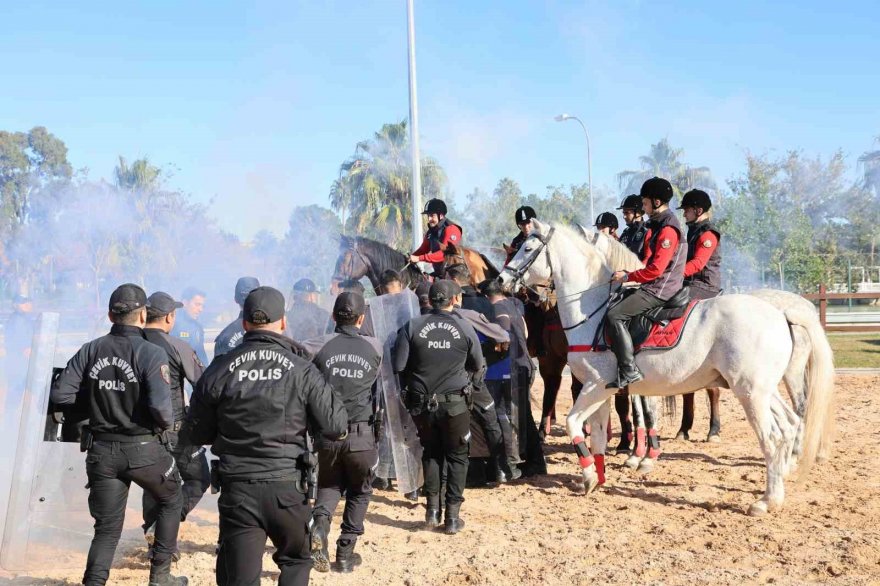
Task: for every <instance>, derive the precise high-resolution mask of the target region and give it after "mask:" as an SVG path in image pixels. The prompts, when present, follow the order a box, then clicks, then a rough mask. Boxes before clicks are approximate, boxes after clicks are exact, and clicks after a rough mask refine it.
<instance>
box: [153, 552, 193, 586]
mask: <svg viewBox="0 0 880 586" xmlns="http://www.w3.org/2000/svg"><path fill="white" fill-rule="evenodd" d="M188 583H189V580H188V579H187V578H186V576H172V575H171V559H168V560H166V561H164V562H163V563H161V564H157V563H156V562H153V564H152V565H151V566H150V586H186V585H187V584H188Z"/></svg>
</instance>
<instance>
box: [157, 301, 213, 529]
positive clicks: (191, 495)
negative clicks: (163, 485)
mask: <svg viewBox="0 0 880 586" xmlns="http://www.w3.org/2000/svg"><path fill="white" fill-rule="evenodd" d="M147 303H148V307H147V323H146V326H144V337H145V338H146V339H147V340H149V341H150V342H152V343H153V344H155V345H156V346H159V347H160V348H162V349H163V350H165V353H166V354H167V355H168V368H169V370H170V374H171V406H172V409H173V413H174V425H173V426H172V428H171V429H170V430H169V432H168V435H169V440H170V441H169V445H170V449H171V455H172V456H174V460H175V461H176V462H177V469H178V470H179V471H180V477H181V479H182V480H183V506H182V507H181V509H180V520H181V521H185V520H186V516H187V515H188V514H189V512H190V511H192V510H193V509H194V508H196V505H198V504H199V501H200V500H201V499H202V496H203V495H204V494H205V491H206V490H208V487H209V486H210V485H211V478H210V472H209V470H208V459H207V457H206V456H205V448H204V447H202V446H194V445H192V443H191V442H190V441H189V440H188V439H187V438H186V437H181V436H180V435H179V431H180V428H181V426H182V425H183V419H184V417H185V416H186V403H187V401H186V395H185V389H184V385H185V383H186V382H189V384H191V385H193V386H195V384H196V382H197V381H198V380H199V378H200V377H201V376H202V372H203V371H204V370H205V367H204V366H203V365H202V363H201V361H200V360H199V357H198V356H196V353H195V350H193V349H192V347H191V346H190V345H189V344H187V343H186V342H184V341H183V340H181V339H180V338H172V337H171V336H170V335H169V332H170V331H171V329H172V328H173V327H174V321H175V318H176V316H177V310H178V309H180V308H182V307H183V303H180V302H179V301H175V300H174V299H173V298H172V297H171V296H170V295H169V294H168V293H165V292H163V291H156V292H155V293H153V294H152V295H150V296H149V297H148V298H147ZM143 505H144V525H143V529H144V533H145V534H147V532H148V531H149V530H150V529H151V528H152V527H153V526H154V524H155V523H156V518H157V517H158V514H159V504H158V503H157V502H156V500H155V499H154V498H153V497H152V496H151V495H150V493H149V492H144V498H143Z"/></svg>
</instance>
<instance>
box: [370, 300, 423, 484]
mask: <svg viewBox="0 0 880 586" xmlns="http://www.w3.org/2000/svg"><path fill="white" fill-rule="evenodd" d="M368 312H369V316H370V323H371V325H372V330H373V336H375V337H376V338H378V339H379V341H380V342H381V343H382V345H383V347H384V353H383V357H382V366H381V368H380V372H379V378H378V380H377V385H378V390H379V392H380V393H381V394H382V398H383V399H384V401H385V418H386V421H385V423H386V425H385V429H386V434H385V435H386V436H387V437H388V440H389V441H388V446H387V447H385V450H386V454H387V450H388V449H389V448H390V452H391V461H392V462H393V463H394V470H393V471H392V470H390V469H389V466H388V464H390V462H388V461H387V460H386V462H385V463H384V465H383V462H382V457H381V455H382V454H381V452H382V449H381V448H382V447H383V446H380V466H379V469H378V470H377V472H376V474H377V475H378V476H380V477H383V478H389V477H394V478H397V490H398V491H400V492H401V493H408V492H412V491H414V490H418V488H419V487H420V486H422V483H423V475H422V446H421V444H420V443H419V435H418V432H417V431H416V426H415V424H414V423H413V420H412V417H410V414H409V412H408V411H407V410H406V408H405V407H404V406H403V403H402V402H401V400H400V386H399V383H398V380H397V376H396V375H395V374H394V369H393V367H392V348H393V346H394V342H395V340H396V339H397V331H398V330H399V329H400V328H401V327H403V325H404V324H406V322H408V321H409V320H411V319H412V318H414V317H416V316H418V315H419V302H418V298H417V297H416V295H415V293H413V292H412V291H410V290H406V291H403V292H401V293H397V294H395V295H381V296H379V297H376V298H374V299H371V300H370V306H369V309H368Z"/></svg>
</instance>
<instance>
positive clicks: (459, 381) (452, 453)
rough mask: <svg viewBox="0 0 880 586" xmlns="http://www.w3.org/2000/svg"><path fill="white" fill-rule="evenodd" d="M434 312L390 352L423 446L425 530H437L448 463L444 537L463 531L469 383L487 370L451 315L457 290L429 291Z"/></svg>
mask: <svg viewBox="0 0 880 586" xmlns="http://www.w3.org/2000/svg"><path fill="white" fill-rule="evenodd" d="M429 297H430V300H431V305H432V307H433V309H432V311H431V312H430V313H428V314H426V315H422V316H419V317H416V318H413V319H412V320H410V321H409V322H408V323H407V324H406V325H405V326H404V327H402V328H401V329H400V332H399V333H398V336H397V343H396V345H395V348H394V371H395V372H397V373H398V374H399V375H400V376H401V379H402V383H403V384H402V386H403V388H405V389H406V399H405V404H406V407H407V409H409V411H410V413H411V414H412V416H413V420H414V422H415V424H416V427H417V429H418V432H419V440H420V441H421V444H422V448H423V452H422V466H423V469H424V474H425V494H426V496H427V511H426V513H425V525H426V526H427V527H428V528H429V529H433V528H435V527H438V526H439V525H440V469H441V467H442V466H443V462H444V461H445V462H446V463H447V471H448V474H447V481H446V519H445V530H446V533H448V534H454V533H458V532H459V531H460V530H461V528H462V527H464V521H463V520H462V519H461V517H460V511H461V504H462V502H464V486H465V481H466V478H467V466H468V442H469V440H470V415H469V410H468V401H469V398H468V395H469V389H470V384H471V380H472V378H474V377H475V376H476V377H477V378H478V379H479V378H482V372H483V371H484V369H485V363H484V361H483V355H482V353H481V352H480V341H479V340H478V339H477V334H476V333H475V332H474V329H473V328H472V327H471V326H470V325H469V324H468V323H466V322H465V321H464V320H462V319H460V318H458V317H456V316H455V315H453V313H452V311H453V309H454V308H455V305H456V304H458V303H460V302H461V288H460V287H459V286H458V285H456V284H455V283H454V282H452V281H446V280H441V281H436V282H435V283H434V284H433V285H431V290H430V292H429Z"/></svg>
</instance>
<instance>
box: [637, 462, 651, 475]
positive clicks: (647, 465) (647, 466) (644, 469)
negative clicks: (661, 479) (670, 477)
mask: <svg viewBox="0 0 880 586" xmlns="http://www.w3.org/2000/svg"><path fill="white" fill-rule="evenodd" d="M638 471H639V472H641V473H642V474H649V473H651V472H653V471H654V460H653V459H651V458H645V459H644V460H642V461H641V463H640V464H639V469H638Z"/></svg>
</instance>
